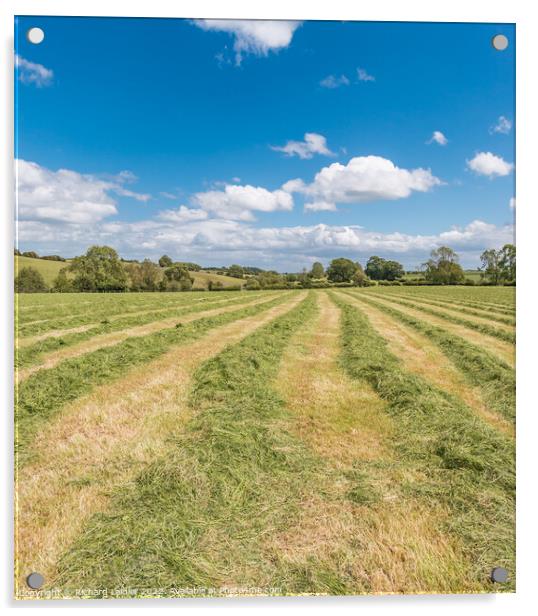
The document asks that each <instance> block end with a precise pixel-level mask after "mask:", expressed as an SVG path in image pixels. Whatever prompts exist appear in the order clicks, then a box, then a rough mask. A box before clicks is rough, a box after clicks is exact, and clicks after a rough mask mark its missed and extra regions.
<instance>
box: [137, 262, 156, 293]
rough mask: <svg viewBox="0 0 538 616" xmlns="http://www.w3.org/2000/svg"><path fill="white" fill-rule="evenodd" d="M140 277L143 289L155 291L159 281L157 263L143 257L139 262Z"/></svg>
mask: <svg viewBox="0 0 538 616" xmlns="http://www.w3.org/2000/svg"><path fill="white" fill-rule="evenodd" d="M139 267H140V277H141V279H142V288H143V289H144V291H155V290H156V289H157V285H158V283H159V278H160V276H161V272H160V270H159V268H158V267H157V265H156V264H155V263H153V261H150V260H149V259H144V260H143V261H142V263H141V264H140V266H139Z"/></svg>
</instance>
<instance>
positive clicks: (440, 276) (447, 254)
mask: <svg viewBox="0 0 538 616" xmlns="http://www.w3.org/2000/svg"><path fill="white" fill-rule="evenodd" d="M424 267H425V272H424V277H425V278H426V280H428V281H430V282H432V283H433V284H459V283H462V282H464V281H465V273H464V272H463V269H462V268H461V265H460V264H459V263H458V255H457V254H456V253H455V251H454V250H452V248H449V247H448V246H441V247H439V248H437V249H435V250H432V251H431V253H430V259H428V261H427V262H426V263H425V264H424Z"/></svg>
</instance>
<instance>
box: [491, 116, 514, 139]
mask: <svg viewBox="0 0 538 616" xmlns="http://www.w3.org/2000/svg"><path fill="white" fill-rule="evenodd" d="M511 130H512V122H511V120H509V119H508V118H506V117H505V116H499V119H498V120H497V124H494V125H493V126H491V127H490V129H489V132H490V133H491V134H493V133H501V134H502V135H508V133H509V132H510V131H511Z"/></svg>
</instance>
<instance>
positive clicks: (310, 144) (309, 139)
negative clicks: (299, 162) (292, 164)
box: [270, 133, 334, 159]
mask: <svg viewBox="0 0 538 616" xmlns="http://www.w3.org/2000/svg"><path fill="white" fill-rule="evenodd" d="M270 147H271V149H272V150H275V151H276V152H284V154H286V156H298V157H299V158H303V159H304V158H312V157H313V156H314V154H322V155H324V156H334V152H331V150H329V148H328V147H327V139H326V138H325V137H324V136H323V135H318V134H317V133H305V135H304V141H288V142H287V143H286V145H282V146H278V145H272V146H270Z"/></svg>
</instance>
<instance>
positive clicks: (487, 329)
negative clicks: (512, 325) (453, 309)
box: [355, 293, 516, 344]
mask: <svg viewBox="0 0 538 616" xmlns="http://www.w3.org/2000/svg"><path fill="white" fill-rule="evenodd" d="M355 295H359V293H356V294H355ZM382 299H383V300H385V301H387V302H391V303H396V304H400V305H402V306H405V307H407V308H412V309H414V310H420V312H424V313H425V314H431V315H432V316H434V317H437V318H440V319H444V320H445V321H449V322H450V323H454V324H456V325H461V326H462V327H466V328H468V329H474V330H475V331H477V332H480V333H481V334H485V335H486V336H491V337H493V338H498V339H499V340H503V341H504V342H509V343H511V344H514V343H515V341H516V334H515V332H510V331H506V330H504V329H499V328H497V327H492V326H491V325H487V324H486V323H478V322H476V321H470V320H469V319H463V318H461V317H458V316H456V315H453V314H448V313H446V312H441V311H440V310H434V309H433V308H428V307H427V306H423V305H420V304H416V303H413V302H412V301H407V300H402V299H399V298H396V297H393V296H390V297H389V296H386V295H384V296H383V297H382Z"/></svg>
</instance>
